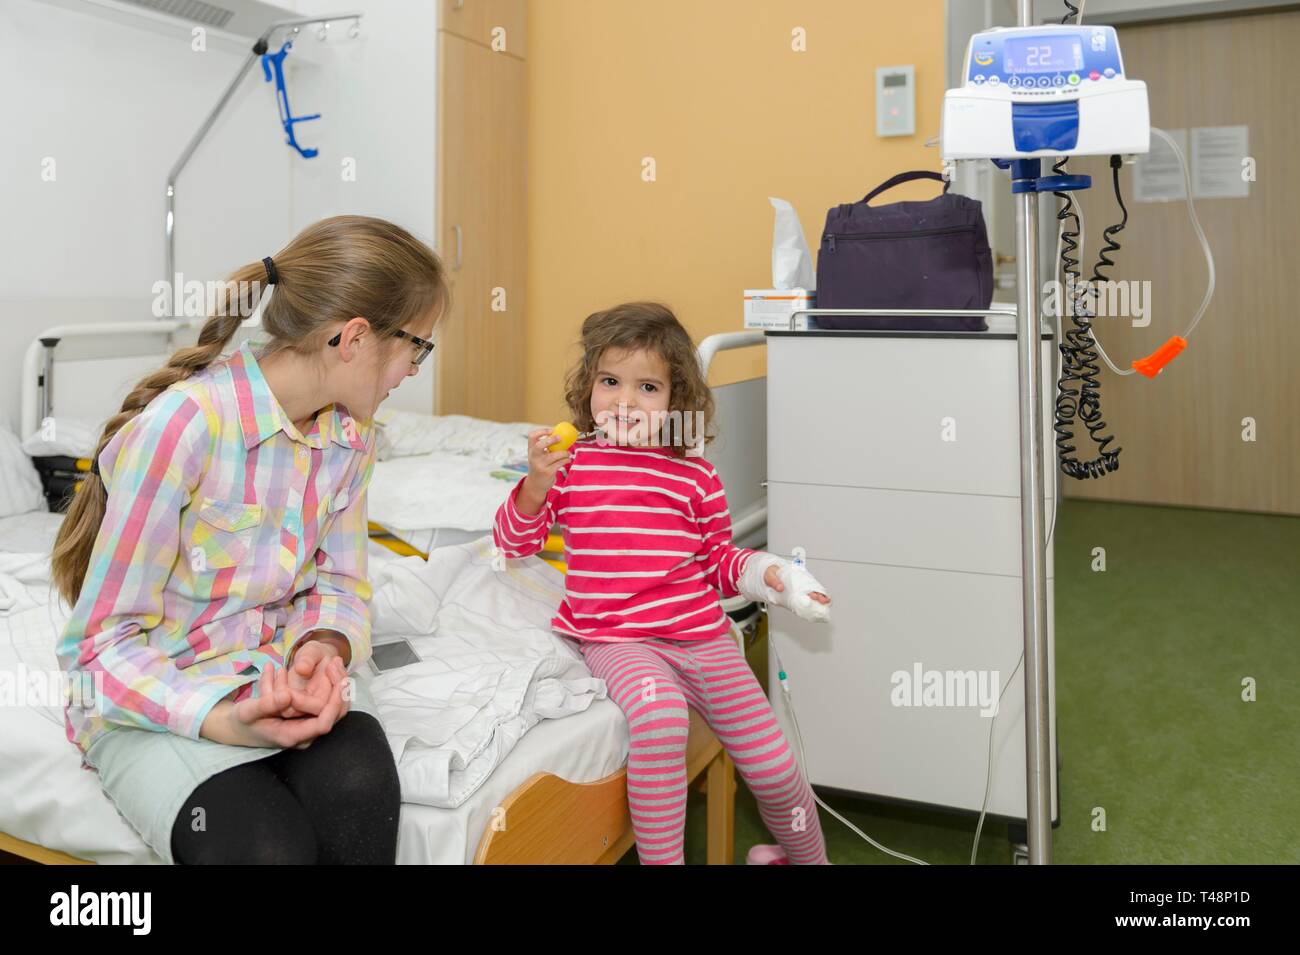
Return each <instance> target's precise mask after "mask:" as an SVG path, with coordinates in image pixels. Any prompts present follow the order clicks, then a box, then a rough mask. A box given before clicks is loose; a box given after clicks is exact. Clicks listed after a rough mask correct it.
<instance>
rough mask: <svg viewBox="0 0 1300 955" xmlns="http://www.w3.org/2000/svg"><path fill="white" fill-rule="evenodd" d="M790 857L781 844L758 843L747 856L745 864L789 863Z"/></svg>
mask: <svg viewBox="0 0 1300 955" xmlns="http://www.w3.org/2000/svg"><path fill="white" fill-rule="evenodd" d="M789 864H790V859H789V857H788V856H787V855H786V854H785V850H784V849H782V848H781V847H780V846H769V845H758V846H754V847H753V848H751V849H750V850H749V854H748V855H746V856H745V865H789Z"/></svg>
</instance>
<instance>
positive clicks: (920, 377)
mask: <svg viewBox="0 0 1300 955" xmlns="http://www.w3.org/2000/svg"><path fill="white" fill-rule="evenodd" d="M1042 357H1043V373H1044V380H1045V381H1050V377H1051V343H1050V342H1044V343H1043V346H1042ZM767 378H768V384H767V402H768V403H767V421H768V446H767V453H768V459H767V478H768V480H769V481H781V482H785V483H801V484H841V485H849V486H853V487H878V488H894V489H899V490H922V491H950V492H958V493H965V494H987V495H1001V496H1004V497H1016V496H1019V494H1020V433H1019V419H1018V417H1017V415H1018V408H1019V398H1018V377H1017V359H1016V342H1015V340H1014V339H1002V338H991V339H983V338H981V339H978V340H974V339H951V338H910V339H904V338H885V337H880V338H874V337H860V338H855V337H838V338H831V337H826V336H820V337H818V336H815V335H809V336H772V335H769V336H768V337H767ZM1053 395H1054V388H1046V389H1044V395H1043V452H1044V453H1043V457H1044V461H1045V464H1044V467H1045V469H1046V470H1045V472H1044V473H1045V475H1046V476H1047V477H1048V479H1049V481H1050V479H1051V475H1052V468H1053V467H1054V463H1053V462H1054V460H1055V445H1054V443H1053V442H1054V438H1055V435H1054V434H1053V432H1052V419H1051V415H1050V411H1051V407H1052V402H1051V397H1052V396H1053ZM945 419H952V422H951V426H952V428H953V429H954V430H953V432H952V433H953V435H954V437H955V440H945V433H944V432H945V427H946V421H945Z"/></svg>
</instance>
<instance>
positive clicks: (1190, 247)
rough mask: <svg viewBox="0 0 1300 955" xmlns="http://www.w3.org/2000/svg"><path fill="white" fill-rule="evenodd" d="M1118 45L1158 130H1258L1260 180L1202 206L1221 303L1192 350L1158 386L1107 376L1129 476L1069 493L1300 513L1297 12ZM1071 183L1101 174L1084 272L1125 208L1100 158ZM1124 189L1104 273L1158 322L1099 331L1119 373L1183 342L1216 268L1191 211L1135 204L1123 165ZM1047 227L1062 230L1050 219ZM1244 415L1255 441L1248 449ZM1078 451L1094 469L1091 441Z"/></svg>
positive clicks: (1123, 34) (1108, 325) (1133, 34)
mask: <svg viewBox="0 0 1300 955" xmlns="http://www.w3.org/2000/svg"><path fill="white" fill-rule="evenodd" d="M1120 42H1121V45H1122V49H1123V54H1124V68H1125V72H1126V73H1127V74H1128V75H1129V76H1130V77H1132V78H1135V79H1141V80H1144V81H1145V82H1146V83H1147V87H1148V93H1149V98H1150V105H1151V123H1152V125H1153V126H1157V127H1160V128H1162V129H1167V130H1168V129H1190V128H1191V127H1197V126H1235V125H1245V126H1248V127H1249V145H1248V149H1249V153H1250V155H1251V157H1253V158H1254V159H1255V161H1256V169H1257V179H1256V181H1254V182H1251V183H1250V194H1249V196H1248V197H1247V198H1232V199H1229V198H1222V199H1210V198H1205V199H1197V200H1196V211H1197V215H1198V216H1199V218H1200V221H1201V225H1202V227H1203V228H1204V229H1205V233H1206V236H1207V237H1208V238H1209V241H1210V246H1211V248H1212V250H1213V252H1214V260H1215V267H1216V270H1217V290H1216V291H1215V295H1214V300H1213V303H1212V304H1211V306H1210V309H1209V311H1208V312H1207V313H1206V314H1205V316H1204V318H1203V319H1202V320H1201V323H1200V325H1198V326H1197V328H1196V331H1195V332H1194V333H1193V334H1192V336H1191V338H1190V339H1188V341H1189V345H1188V347H1187V350H1186V351H1184V352H1183V353H1182V355H1180V356H1179V357H1178V358H1176V359H1175V360H1174V361H1173V362H1172V363H1171V364H1170V365H1168V366H1167V367H1166V368H1165V370H1164V371H1163V372H1162V373H1161V374H1160V375H1159V376H1158V377H1156V378H1155V379H1154V380H1152V379H1147V378H1144V377H1142V376H1141V375H1136V374H1135V375H1130V376H1125V377H1120V376H1117V375H1115V374H1113V373H1112V372H1110V370H1109V369H1106V368H1105V367H1104V365H1103V372H1102V375H1101V381H1102V412H1103V417H1104V419H1105V421H1106V422H1107V424H1108V425H1109V426H1110V428H1109V431H1110V433H1112V434H1113V435H1114V436H1115V438H1116V443H1117V444H1118V445H1119V446H1121V447H1122V448H1123V452H1122V453H1121V455H1120V468H1119V470H1118V471H1117V472H1116V473H1114V474H1110V475H1107V476H1106V477H1104V478H1102V479H1100V480H1090V481H1082V482H1080V481H1074V480H1072V479H1070V478H1064V477H1063V478H1062V482H1063V491H1062V493H1063V494H1065V495H1066V496H1071V497H1082V498H1096V499H1108V500H1121V501H1140V502H1148V503H1157V504H1176V505H1184V506H1193V507H1212V508H1225V509H1233V510H1246V511H1268V512H1275V513H1285V514H1296V513H1300V373H1298V372H1297V369H1296V367H1294V366H1295V364H1296V359H1297V358H1298V357H1300V322H1298V321H1297V320H1296V318H1295V317H1294V315H1292V314H1291V312H1292V306H1291V299H1292V295H1291V294H1290V289H1289V286H1288V285H1287V284H1286V282H1287V280H1286V276H1287V275H1289V274H1290V273H1291V271H1292V270H1293V269H1295V268H1296V266H1295V264H1293V262H1292V261H1291V260H1292V259H1293V258H1294V255H1295V247H1296V238H1297V234H1298V233H1300V228H1298V227H1297V220H1298V219H1300V198H1298V197H1297V191H1296V187H1295V174H1296V172H1297V168H1298V165H1300V164H1298V162H1297V158H1296V156H1297V150H1300V123H1297V121H1296V115H1297V112H1296V105H1295V102H1294V98H1293V96H1292V91H1293V89H1294V83H1293V82H1292V81H1291V80H1290V79H1289V77H1290V75H1291V71H1292V64H1293V61H1294V51H1295V50H1296V49H1300V11H1296V10H1288V11H1285V12H1278V13H1267V14H1259V15H1250V16H1235V17H1223V18H1214V19H1200V20H1191V21H1174V22H1164V23H1153V24H1150V25H1142V26H1131V27H1130V26H1125V27H1121V28H1120ZM1154 140H1155V137H1154V136H1153V142H1154ZM1189 151H1190V150H1189ZM1188 158H1189V161H1190V158H1191V157H1190V156H1189V157H1188ZM1069 171H1070V172H1082V173H1090V174H1091V175H1092V176H1093V188H1092V189H1091V190H1089V191H1087V192H1084V193H1081V194H1079V195H1081V196H1082V200H1083V204H1084V209H1085V212H1086V215H1087V255H1086V257H1085V263H1086V264H1087V266H1088V271H1089V272H1090V271H1091V265H1092V263H1093V262H1094V261H1095V260H1096V255H1097V251H1098V250H1099V249H1100V248H1101V247H1102V241H1103V240H1102V229H1103V228H1104V227H1105V226H1107V225H1110V224H1111V223H1114V222H1117V221H1119V218H1120V211H1119V207H1118V206H1117V205H1116V203H1115V199H1114V192H1113V188H1112V184H1111V173H1110V170H1109V168H1108V166H1107V162H1106V159H1105V158H1104V157H1095V158H1089V159H1086V160H1071V162H1070V169H1069ZM1120 184H1121V189H1122V193H1123V196H1124V201H1125V204H1126V205H1127V207H1128V210H1129V219H1128V225H1127V227H1126V228H1125V229H1124V231H1123V232H1121V233H1119V234H1118V240H1119V242H1120V244H1121V246H1122V248H1121V250H1120V251H1119V252H1118V253H1115V254H1114V255H1113V258H1114V259H1115V262H1116V267H1115V268H1114V269H1112V270H1111V272H1110V276H1111V277H1112V278H1116V279H1132V280H1138V281H1141V280H1150V282H1151V308H1150V313H1149V314H1150V324H1149V325H1148V326H1146V327H1133V325H1132V321H1131V319H1129V318H1103V319H1100V320H1099V321H1098V323H1097V329H1098V338H1099V340H1100V341H1101V343H1102V346H1103V347H1104V348H1105V349H1106V352H1107V353H1108V354H1109V355H1110V357H1111V359H1112V361H1114V362H1115V363H1116V364H1117V365H1119V366H1120V367H1121V368H1127V367H1129V362H1130V361H1131V360H1132V359H1134V358H1140V357H1143V356H1145V355H1148V354H1150V353H1151V352H1152V351H1154V350H1155V349H1156V348H1157V347H1159V346H1160V345H1161V344H1162V343H1163V342H1164V341H1165V340H1166V339H1168V338H1169V337H1170V336H1171V335H1176V334H1177V335H1181V334H1183V331H1184V329H1185V328H1186V326H1187V323H1188V321H1189V320H1190V319H1191V317H1192V315H1193V314H1194V313H1195V311H1196V308H1197V306H1198V305H1199V304H1200V301H1201V298H1202V296H1203V294H1204V292H1205V284H1206V268H1205V264H1204V256H1203V254H1202V252H1201V246H1200V243H1199V242H1198V241H1197V239H1196V235H1195V233H1194V231H1193V229H1192V226H1191V223H1190V222H1189V220H1188V215H1187V205H1186V203H1185V202H1183V201H1181V200H1179V201H1169V202H1136V201H1134V179H1133V169H1132V167H1129V166H1126V167H1124V169H1122V170H1121V173H1120ZM1042 222H1043V223H1044V228H1051V229H1055V225H1056V224H1055V221H1054V220H1053V219H1051V218H1050V217H1044V218H1043V220H1042ZM1049 223H1050V225H1049ZM1087 274H1088V273H1085V277H1086V276H1087ZM1067 327H1068V325H1067ZM1247 418H1249V419H1252V420H1253V421H1254V423H1255V428H1256V440H1254V441H1245V440H1243V430H1244V428H1245V427H1246V425H1243V419H1247ZM1080 430H1082V429H1080ZM1080 448H1081V451H1083V452H1085V453H1086V456H1087V457H1092V456H1093V449H1092V446H1091V444H1090V442H1087V441H1085V442H1083V443H1082V444H1081V445H1080ZM1083 456H1084V455H1083V454H1081V455H1080V457H1083Z"/></svg>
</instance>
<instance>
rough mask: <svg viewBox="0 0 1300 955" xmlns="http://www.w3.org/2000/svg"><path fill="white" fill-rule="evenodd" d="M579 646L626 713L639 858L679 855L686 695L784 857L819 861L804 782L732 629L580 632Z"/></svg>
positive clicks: (671, 859)
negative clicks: (626, 634)
mask: <svg viewBox="0 0 1300 955" xmlns="http://www.w3.org/2000/svg"><path fill="white" fill-rule="evenodd" d="M582 653H583V655H584V656H585V657H586V660H587V666H588V667H590V668H591V672H592V673H593V674H594V675H595V676H597V677H600V678H601V679H602V680H604V681H605V684H606V685H607V686H608V687H609V695H610V698H611V699H612V700H614V702H616V703H617V704H618V705H619V708H620V709H621V710H622V711H623V713H624V714H625V715H626V716H627V722H628V728H629V730H630V733H631V737H632V743H631V750H630V752H629V753H628V758H627V796H628V805H629V808H630V810H631V814H632V828H633V831H634V832H635V833H636V851H637V855H638V856H640V859H641V863H642V864H643V865H648V864H673V863H677V864H680V863H682V862H683V861H684V859H683V856H682V833H683V830H684V828H685V824H686V785H687V779H686V732H687V726H688V723H689V720H688V716H687V712H686V707H687V705H688V704H689V705H690V706H692V707H694V708H695V709H696V710H697V711H699V713H700V715H701V716H703V717H704V719H705V720H706V721H707V722H708V724H709V726H710V727H712V729H713V732H714V733H715V734H717V737H718V739H719V740H720V741H721V743H722V745H723V747H724V748H725V749H726V750H727V753H728V754H729V755H730V756H731V758H732V760H734V761H735V764H736V769H737V770H738V771H739V772H740V776H741V778H742V779H743V780H744V781H745V784H746V785H747V786H748V787H749V789H750V791H751V792H752V793H753V794H754V798H755V799H757V800H758V809H759V813H760V814H761V815H762V817H763V822H764V823H766V825H767V828H768V829H769V830H771V832H772V834H773V835H774V836H776V840H777V842H779V843H780V844H781V848H782V849H784V850H785V853H786V855H787V856H789V858H790V861H791V862H793V863H795V864H800V865H816V864H825V862H826V843H825V841H824V840H823V839H822V830H821V823H820V821H819V820H818V818H817V806H816V804H815V803H814V802H813V796H812V790H811V789H810V788H809V786H808V783H807V782H806V781H805V780H804V777H803V773H802V772H800V771H799V766H798V763H796V761H795V758H794V753H793V752H792V751H791V749H790V746H789V745H788V744H787V742H786V739H785V734H784V733H782V732H781V727H780V726H779V725H778V724H777V721H776V714H775V713H773V712H772V705H771V704H770V703H768V701H767V697H765V696H764V695H763V688H762V687H760V686H759V685H758V680H756V679H755V678H754V674H753V673H752V672H751V671H750V669H749V664H747V663H746V662H745V658H744V657H743V656H742V655H741V653H740V649H739V647H737V646H736V641H735V639H734V638H733V637H731V636H730V635H723V636H721V637H716V638H714V639H712V640H702V641H698V642H690V641H682V640H667V639H658V638H656V639H651V640H645V641H641V642H637V643H597V642H594V641H584V642H583V643H582Z"/></svg>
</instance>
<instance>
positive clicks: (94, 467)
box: [90, 457, 99, 477]
mask: <svg viewBox="0 0 1300 955" xmlns="http://www.w3.org/2000/svg"><path fill="white" fill-rule="evenodd" d="M90 473H91V474H93V475H95V477H99V458H97V457H96V458H91V460H90Z"/></svg>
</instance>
